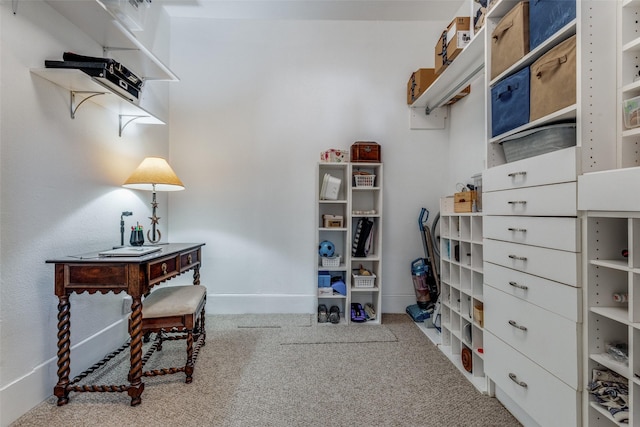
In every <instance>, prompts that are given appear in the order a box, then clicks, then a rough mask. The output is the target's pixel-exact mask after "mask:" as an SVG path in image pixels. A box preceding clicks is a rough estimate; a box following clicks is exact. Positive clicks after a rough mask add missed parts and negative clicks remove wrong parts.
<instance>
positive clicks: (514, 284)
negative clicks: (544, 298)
mask: <svg viewBox="0 0 640 427" xmlns="http://www.w3.org/2000/svg"><path fill="white" fill-rule="evenodd" d="M509 284H510V285H511V286H513V287H514V288H518V289H523V290H525V291H526V290H527V289H529V287H528V286H525V285H519V284H517V283H516V282H509Z"/></svg>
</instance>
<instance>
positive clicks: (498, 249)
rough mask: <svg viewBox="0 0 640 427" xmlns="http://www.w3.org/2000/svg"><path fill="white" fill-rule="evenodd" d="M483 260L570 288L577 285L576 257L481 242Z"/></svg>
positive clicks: (493, 242)
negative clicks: (563, 284)
mask: <svg viewBox="0 0 640 427" xmlns="http://www.w3.org/2000/svg"><path fill="white" fill-rule="evenodd" d="M483 254H484V260H485V261H488V262H492V263H494V264H498V265H502V266H504V267H508V268H512V269H514V270H519V271H522V272H525V273H529V274H533V275H536V276H540V277H544V278H546V279H550V280H555V281H556V282H560V283H565V284H567V285H570V286H578V284H579V283H580V280H579V279H580V254H579V253H576V252H567V251H559V250H557V249H547V248H540V247H537V246H528V245H520V244H517V243H508V242H501V241H499V240H492V239H484V246H483Z"/></svg>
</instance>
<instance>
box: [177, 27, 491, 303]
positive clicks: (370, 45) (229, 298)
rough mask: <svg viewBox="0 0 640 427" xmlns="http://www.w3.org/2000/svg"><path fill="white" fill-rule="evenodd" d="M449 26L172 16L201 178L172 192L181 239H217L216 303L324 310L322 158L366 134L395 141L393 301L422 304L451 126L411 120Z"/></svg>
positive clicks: (211, 274)
mask: <svg viewBox="0 0 640 427" xmlns="http://www.w3.org/2000/svg"><path fill="white" fill-rule="evenodd" d="M445 25H446V22H441V23H434V22H430V23H427V22H389V21H386V22H383V21H297V20H271V21H262V20H231V19H230V20H213V19H188V18H180V19H177V18H174V19H173V20H172V30H171V34H172V39H171V53H172V56H171V64H172V69H173V70H174V71H175V72H176V73H177V74H178V75H180V77H181V79H182V80H181V82H180V83H178V84H176V85H174V86H172V88H171V90H172V92H171V112H170V113H171V126H170V132H171V161H172V164H173V165H174V166H175V167H177V168H178V169H179V170H180V171H181V178H182V179H183V181H184V182H185V185H186V187H187V190H186V191H184V192H180V193H177V194H175V197H173V195H172V199H171V206H170V212H171V218H170V220H169V221H170V228H171V233H172V237H173V238H174V239H177V240H183V241H204V242H206V243H207V246H205V247H204V253H203V258H204V265H203V269H202V279H203V283H204V284H205V285H206V286H207V287H208V290H209V293H210V296H211V297H210V298H209V300H208V301H209V303H208V304H207V306H208V308H209V309H210V310H211V311H215V312H234V313H237V312H304V313H312V312H315V311H316V307H315V306H314V294H315V288H316V286H317V281H316V277H315V274H314V271H315V270H314V263H315V262H317V258H316V250H315V244H314V242H315V224H316V221H315V218H314V200H315V191H316V190H315V189H316V183H315V180H316V163H317V161H318V156H319V153H320V151H323V150H325V149H328V148H344V149H347V148H349V146H350V145H351V144H352V143H353V142H354V141H356V140H373V141H377V142H379V143H380V144H381V145H382V157H383V162H384V165H385V182H384V190H385V204H384V209H385V219H384V232H383V238H384V251H383V257H384V262H383V283H384V292H383V307H382V309H383V311H385V312H402V311H404V309H405V307H406V306H407V305H408V304H412V303H415V294H414V291H413V286H412V282H411V275H410V268H409V266H410V262H411V261H412V260H413V259H415V258H417V257H420V256H423V250H422V244H421V240H420V235H419V231H418V224H417V221H418V214H419V212H420V207H422V206H425V207H427V208H428V209H430V210H431V211H432V212H433V214H434V215H435V213H436V212H437V211H438V209H439V207H438V200H439V197H440V195H441V194H442V190H443V188H444V187H445V186H446V185H445V184H446V183H447V181H448V180H449V175H450V172H449V170H448V166H447V159H448V158H449V154H448V153H449V143H448V139H449V130H448V129H444V130H435V131H433V130H432V131H412V130H409V114H408V109H407V105H406V82H407V80H408V78H409V76H410V74H411V72H413V71H414V70H416V69H417V68H420V67H429V66H433V49H434V45H435V40H436V39H437V36H438V34H439V32H440V29H441V28H443V27H444V26H445ZM476 104H477V103H473V105H476ZM482 120H483V118H482V117H479V118H478V121H479V122H480V123H482ZM468 175H470V173H469V174H468Z"/></svg>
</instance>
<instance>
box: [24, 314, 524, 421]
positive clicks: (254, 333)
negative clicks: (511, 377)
mask: <svg viewBox="0 0 640 427" xmlns="http://www.w3.org/2000/svg"><path fill="white" fill-rule="evenodd" d="M312 320H313V319H312V318H310V317H309V316H299V315H280V316H255V315H253V316H209V317H207V322H208V323H207V345H206V346H205V347H204V348H203V349H202V351H201V352H200V357H199V359H198V363H197V365H196V369H195V373H194V381H193V383H192V384H184V375H183V374H175V375H170V376H164V377H156V378H147V379H145V380H144V381H145V391H144V393H143V395H142V404H141V405H139V406H137V407H131V406H129V398H128V396H127V395H126V393H71V399H70V402H69V404H68V405H66V406H62V407H58V406H56V399H55V398H54V397H53V396H52V397H51V398H49V399H48V400H47V401H45V402H43V403H42V404H40V405H39V406H37V407H36V408H34V409H33V410H31V411H30V412H29V413H27V414H25V415H24V416H23V417H21V418H20V419H19V420H17V421H16V422H15V423H14V424H12V426H14V427H18V426H52V427H53V426H68V425H74V426H95V425H96V424H109V425H114V426H194V427H196V426H234V427H235V426H238V427H240V426H251V427H254V426H327V425H331V426H363V427H364V426H412V427H419V426H425V427H426V426H487V427H489V426H491V427H497V426H519V425H520V424H519V423H518V422H517V421H516V420H515V419H514V418H513V417H512V416H511V414H509V412H508V411H507V410H506V409H504V407H503V406H502V405H501V404H500V403H499V402H498V401H497V400H496V399H494V398H491V397H488V396H483V395H481V394H479V393H478V392H477V391H476V390H475V388H474V387H473V386H472V385H471V384H469V382H468V381H467V380H466V379H465V378H463V376H462V374H461V373H460V372H458V371H457V369H455V368H454V367H453V366H452V365H451V364H450V362H449V361H448V360H447V359H446V357H445V356H444V355H442V354H441V353H440V351H439V350H437V349H436V347H435V346H434V345H433V344H432V343H431V342H430V341H429V340H428V339H427V338H426V337H425V336H424V334H423V333H422V332H421V331H420V330H419V329H418V328H417V327H416V325H415V324H413V321H411V319H410V318H409V317H408V316H406V315H404V314H394V315H385V316H384V317H383V324H382V325H380V326H375V325H370V326H369V325H350V326H345V325H341V324H340V325H331V324H322V325H317V324H315V323H314V322H313V321H312ZM174 346H175V347H174ZM177 346H179V348H176V347H177ZM182 346H183V343H182V342H172V343H169V344H166V345H165V350H163V352H162V353H163V354H162V356H160V357H159V358H153V359H152V360H150V361H149V363H148V367H150V368H151V367H154V366H161V365H162V362H163V360H162V358H168V359H170V358H174V357H177V358H179V359H181V358H182V357H183V347H182ZM127 357H128V352H127V351H125V355H124V356H122V361H121V363H120V365H119V366H118V367H116V368H113V369H111V370H109V371H108V372H107V373H105V374H103V376H102V378H101V379H100V382H101V383H107V382H108V381H113V382H114V383H116V384H122V383H124V382H125V381H124V380H123V379H120V376H122V373H123V372H125V371H126V368H127V367H126V364H127V360H128V359H127ZM114 376H115V377H117V378H118V379H114V378H112V377H114Z"/></svg>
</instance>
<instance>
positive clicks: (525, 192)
mask: <svg viewBox="0 0 640 427" xmlns="http://www.w3.org/2000/svg"><path fill="white" fill-rule="evenodd" d="M576 194H577V193H576V182H575V181H574V182H567V183H564V184H553V185H542V186H539V187H527V188H519V189H516V190H502V191H491V192H488V193H482V206H483V208H482V209H483V212H484V213H485V215H525V216H526V215H530V216H539V215H542V216H576V214H577V208H576V206H577V201H576Z"/></svg>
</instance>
